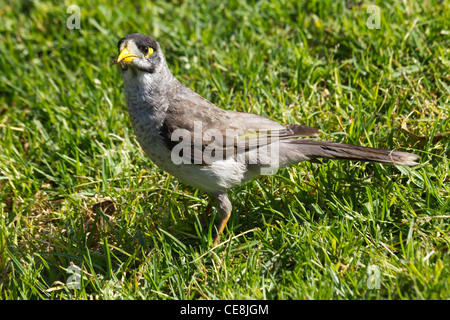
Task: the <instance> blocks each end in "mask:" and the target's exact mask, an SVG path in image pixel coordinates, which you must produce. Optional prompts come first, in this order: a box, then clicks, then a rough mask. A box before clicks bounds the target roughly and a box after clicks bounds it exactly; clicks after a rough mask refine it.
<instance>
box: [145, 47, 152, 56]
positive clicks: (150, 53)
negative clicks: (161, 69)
mask: <svg viewBox="0 0 450 320" xmlns="http://www.w3.org/2000/svg"><path fill="white" fill-rule="evenodd" d="M152 54H153V48H152V47H147V54H146V55H145V57H150V56H151V55H152Z"/></svg>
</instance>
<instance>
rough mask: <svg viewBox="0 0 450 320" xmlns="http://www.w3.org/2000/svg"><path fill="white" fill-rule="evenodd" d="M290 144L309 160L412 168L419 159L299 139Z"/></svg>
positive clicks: (377, 150) (390, 151) (380, 150)
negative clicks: (347, 161) (351, 161)
mask: <svg viewBox="0 0 450 320" xmlns="http://www.w3.org/2000/svg"><path fill="white" fill-rule="evenodd" d="M290 142H291V143H292V144H295V145H298V147H299V148H300V149H301V151H300V152H301V153H302V154H303V155H304V156H305V157H307V158H308V159H310V160H314V159H317V158H325V159H343V160H360V161H367V162H378V163H384V164H390V165H406V166H413V165H416V164H418V163H417V162H416V161H415V160H417V159H419V156H417V155H415V154H412V153H407V152H401V151H393V150H385V149H377V148H370V147H363V146H355V145H351V144H344V143H335V142H329V141H316V140H309V139H299V140H290Z"/></svg>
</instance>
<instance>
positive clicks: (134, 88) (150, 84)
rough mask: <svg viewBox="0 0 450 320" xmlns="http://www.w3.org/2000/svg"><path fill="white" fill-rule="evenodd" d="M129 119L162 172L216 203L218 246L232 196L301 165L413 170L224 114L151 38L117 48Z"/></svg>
mask: <svg viewBox="0 0 450 320" xmlns="http://www.w3.org/2000/svg"><path fill="white" fill-rule="evenodd" d="M118 48H119V56H118V58H117V60H116V61H115V62H114V63H115V64H118V65H120V67H121V71H122V79H123V82H124V86H125V96H126V101H127V105H128V111H129V115H130V119H131V122H132V125H133V128H134V132H135V134H136V137H137V140H138V141H139V144H140V146H141V147H142V149H143V150H144V152H145V154H146V155H147V156H148V157H149V158H150V159H151V160H152V161H153V163H154V164H156V165H157V166H158V167H160V168H161V169H163V170H165V171H167V172H168V173H170V174H172V175H173V176H175V177H176V178H178V179H179V180H180V181H182V182H184V183H187V184H189V185H191V186H193V187H195V188H198V189H200V190H203V191H205V192H207V193H208V194H209V195H210V196H212V197H213V199H216V200H217V212H218V216H219V218H220V222H219V225H218V227H217V234H216V236H215V238H214V242H213V244H214V245H217V244H218V241H219V239H220V235H221V234H222V232H223V230H224V228H225V226H226V224H227V221H228V219H229V218H230V215H231V211H232V205H231V202H230V200H229V198H228V195H227V190H229V189H231V188H233V187H235V186H238V185H241V184H244V183H245V182H247V181H250V180H252V179H255V178H256V177H257V176H259V175H261V174H270V173H274V172H276V170H277V169H278V168H282V167H286V166H289V165H292V164H295V163H298V162H301V161H314V160H315V159H318V158H324V159H345V160H361V161H368V162H378V163H383V164H390V165H408V166H411V165H415V164H417V163H416V160H417V159H418V158H419V157H418V156H417V155H414V154H411V153H406V152H399V151H392V150H383V149H375V148H369V147H363V146H355V145H349V144H341V143H333V142H329V141H316V140H312V139H300V137H313V136H317V135H319V132H318V131H317V130H316V129H314V128H311V127H307V126H303V125H297V124H287V125H283V124H280V123H278V122H276V121H274V120H271V119H269V118H266V117H264V116H261V115H257V114H252V113H245V112H236V111H231V110H223V109H221V108H219V107H217V106H215V105H214V104H212V103H211V102H209V101H208V100H206V99H205V98H203V97H202V96H200V95H199V94H197V93H195V92H194V91H192V90H191V89H189V88H188V87H186V86H184V85H183V84H182V83H180V82H179V81H178V80H177V79H176V78H175V77H174V76H173V75H172V73H171V72H170V70H169V67H168V66H167V63H166V59H165V57H164V54H163V52H162V51H161V47H160V45H159V44H158V42H156V41H155V40H154V39H153V38H152V37H150V36H147V35H144V34H140V33H133V34H129V35H127V36H125V37H124V38H122V39H121V40H120V41H119V43H118Z"/></svg>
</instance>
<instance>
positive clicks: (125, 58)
mask: <svg viewBox="0 0 450 320" xmlns="http://www.w3.org/2000/svg"><path fill="white" fill-rule="evenodd" d="M134 58H139V57H138V56H137V55H135V54H132V53H131V52H130V50H128V48H127V47H125V48H123V50H122V51H121V52H120V54H119V56H118V57H117V60H116V61H115V63H121V62H130V61H133V59H134Z"/></svg>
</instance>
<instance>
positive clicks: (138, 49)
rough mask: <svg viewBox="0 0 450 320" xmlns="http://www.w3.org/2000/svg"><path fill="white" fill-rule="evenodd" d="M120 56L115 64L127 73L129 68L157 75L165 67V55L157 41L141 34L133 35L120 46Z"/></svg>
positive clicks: (122, 40)
mask: <svg viewBox="0 0 450 320" xmlns="http://www.w3.org/2000/svg"><path fill="white" fill-rule="evenodd" d="M118 47H119V56H118V57H117V59H116V61H114V64H118V65H120V66H121V67H122V70H124V71H126V70H128V68H131V69H134V70H140V71H144V72H148V73H155V72H157V71H158V70H159V69H160V68H162V67H163V66H164V65H165V59H164V55H163V53H162V52H161V48H160V46H159V44H158V42H156V40H155V39H153V38H152V37H149V36H147V35H144V34H141V33H132V34H129V35H127V36H125V37H123V38H122V39H120V41H119V44H118Z"/></svg>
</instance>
